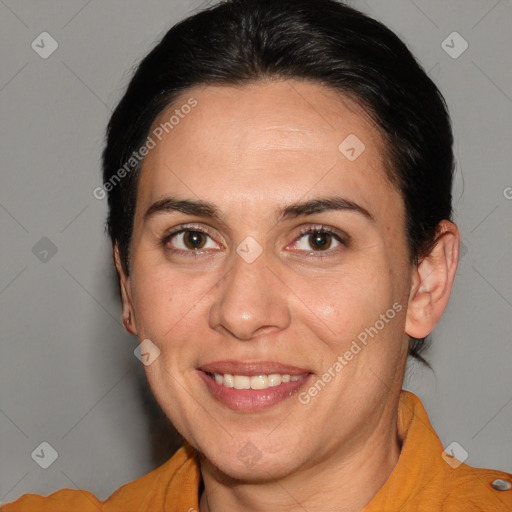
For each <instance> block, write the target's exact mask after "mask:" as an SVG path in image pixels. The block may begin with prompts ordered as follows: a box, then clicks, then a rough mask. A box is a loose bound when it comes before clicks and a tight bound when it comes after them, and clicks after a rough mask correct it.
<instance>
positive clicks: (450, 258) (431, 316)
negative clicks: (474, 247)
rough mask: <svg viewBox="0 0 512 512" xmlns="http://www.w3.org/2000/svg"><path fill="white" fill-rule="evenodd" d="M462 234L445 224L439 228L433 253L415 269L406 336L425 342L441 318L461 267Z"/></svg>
mask: <svg viewBox="0 0 512 512" xmlns="http://www.w3.org/2000/svg"><path fill="white" fill-rule="evenodd" d="M459 244H460V235H459V230H458V228H457V226H456V225H455V224H453V223H452V222H449V221H447V220H443V221H441V222H440V223H439V225H438V227H437V234H436V241H435V244H434V247H433V248H432V250H431V251H430V253H429V254H428V255H427V256H425V257H424V258H423V260H422V261H421V262H420V263H419V264H418V266H417V267H415V268H414V271H413V275H412V280H411V290H410V294H409V304H408V307H407V317H406V323H405V332H406V333H407V334H408V335H409V336H412V337H413V338H425V337H426V336H428V335H429V334H430V333H431V332H432V330H433V329H434V327H435V325H436V324H437V322H439V319H440V318H441V316H442V314H443V312H444V310H445V308H446V305H447V304H448V299H449V298H450V293H451V290H452V285H453V280H454V279H455V272H456V270H457V265H458V264H459Z"/></svg>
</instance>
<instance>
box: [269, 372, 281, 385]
mask: <svg viewBox="0 0 512 512" xmlns="http://www.w3.org/2000/svg"><path fill="white" fill-rule="evenodd" d="M279 384H281V375H279V373H271V374H270V375H269V376H268V385H269V386H271V387H273V386H279Z"/></svg>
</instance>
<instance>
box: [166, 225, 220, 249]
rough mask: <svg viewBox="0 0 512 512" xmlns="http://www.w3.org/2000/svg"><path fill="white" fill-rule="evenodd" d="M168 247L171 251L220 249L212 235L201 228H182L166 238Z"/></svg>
mask: <svg viewBox="0 0 512 512" xmlns="http://www.w3.org/2000/svg"><path fill="white" fill-rule="evenodd" d="M163 242H164V244H165V246H166V248H167V249H168V250H170V251H174V252H181V253H192V254H194V253H195V252H196V251H200V250H202V249H219V245H218V244H217V243H215V242H214V241H213V239H212V237H211V236H210V235H209V234H208V233H206V232H204V231H202V230H199V229H181V230H180V231H176V232H174V233H172V234H171V235H169V236H167V237H166V238H165V239H164V241H163Z"/></svg>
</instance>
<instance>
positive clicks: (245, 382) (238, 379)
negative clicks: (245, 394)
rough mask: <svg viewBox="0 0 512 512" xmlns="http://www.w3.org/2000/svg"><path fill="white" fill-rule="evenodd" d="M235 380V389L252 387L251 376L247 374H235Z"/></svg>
mask: <svg viewBox="0 0 512 512" xmlns="http://www.w3.org/2000/svg"><path fill="white" fill-rule="evenodd" d="M233 381H234V383H235V389H251V378H250V377H247V375H235V376H234V377H233Z"/></svg>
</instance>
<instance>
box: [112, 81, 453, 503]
mask: <svg viewBox="0 0 512 512" xmlns="http://www.w3.org/2000/svg"><path fill="white" fill-rule="evenodd" d="M190 97H194V98H196V99H197V101H198V105H197V107H195V108H194V109H193V110H192V112H191V113H190V114H189V115H187V116H185V118H184V119H182V120H180V123H179V125H177V126H175V127H174V129H173V130H172V131H170V132H169V134H167V135H165V137H164V138H163V139H162V141H161V142H159V144H158V145H157V146H156V147H155V148H154V149H152V150H151V152H150V153H149V154H148V156H147V157H146V159H145V161H144V165H143V168H142V171H141V176H140V182H139V187H138V195H137V206H136V212H135V223H134V231H133V238H132V246H131V253H130V256H131V262H130V275H129V277H128V276H127V275H126V274H125V273H124V271H123V269H122V266H121V264H120V258H119V254H118V252H117V249H116V248H114V249H115V251H114V254H115V261H116V267H117V270H118V273H119V276H120V280H121V291H122V299H123V318H124V322H125V325H126V326H127V329H128V330H129V331H130V332H132V333H134V334H137V335H138V337H139V340H141V341H142V340H144V339H146V338H149V339H151V341H152V342H153V343H154V344H155V345H156V346H157V347H158V348H159V349H160V356H159V357H158V358H157V359H156V360H155V361H154V362H153V363H152V364H150V365H149V366H147V367H145V369H146V373H147V378H148V380H149V383H150V385H151V388H152V390H153V392H154V394H155V396H156V399H157V400H158V402H159V403H160V405H161V406H162V408H163V410H164V411H165V412H166V414H167V415H168V417H169V418H170V419H171V421H172V422H173V423H174V425H175V426H176V428H177V429H178V430H179V431H180V433H181V434H182V435H183V436H184V437H185V438H186V439H187V441H188V442H189V443H190V444H191V445H192V446H194V447H195V448H196V449H198V450H199V452H200V453H201V454H202V458H201V472H202V475H203V480H204V484H205V492H203V494H202V496H201V500H200V508H201V510H202V511H203V510H206V511H214V512H217V511H235V510H246V511H263V510H268V509H269V507H272V508H274V509H275V508H279V510H282V511H287V510H297V509H298V508H301V507H304V509H307V510H308V511H310V512H314V511H317V510H322V511H326V510H327V511H329V510H336V511H358V510H361V509H362V508H363V507H364V506H365V505H366V504H367V503H368V502H369V501H370V500H371V499H372V497H373V496H374V495H375V494H376V493H377V491H378V490H379V488H380V487H381V486H382V485H383V484H384V483H385V481H386V479H387V478H388V477H389V475H390V473H391V472H392V470H393V468H394V466H395V464H396V462H397V460H398V457H399V454H400V446H401V441H400V439H399V437H398V433H397V409H398V404H399V394H400V390H401V386H402V381H403V376H404V369H405V363H406V359H407V349H408V335H411V336H414V337H424V336H426V335H427V334H428V333H430V331H431V330H432V329H433V327H434V326H435V324H436V323H437V321H438V320H439V318H440V316H441V314H442V312H443V310H444V308H445V306H446V303H447V301H448V298H449V295H450V290H451V286H452V282H453V278H454V274H455V270H456V267H457V262H458V246H459V234H458V231H457V228H456V226H455V225H453V224H452V223H450V222H448V221H443V222H442V223H441V224H440V225H439V229H438V238H437V243H436V245H435V247H434V249H433V250H432V253H431V254H430V255H428V256H427V257H425V258H424V259H423V260H422V262H421V263H420V264H419V265H418V266H416V265H413V264H412V263H411V260H410V258H409V252H408V246H407V242H406V239H405V211H404V203H403V200H402V198H401V195H400V193H399V191H398V190H397V189H396V188H395V187H394V186H393V185H392V184H391V183H390V182H389V180H388V179H387V177H386V176H387V174H386V169H385V163H384V162H385V158H384V148H385V144H384V141H383V138H382V136H381V133H380V131H379V129H378V128H377V127H376V126H375V125H374V124H372V122H371V121H370V120H369V118H368V116H367V115H365V113H364V111H363V110H362V108H361V107H360V106H359V105H358V104H357V103H355V102H354V101H352V100H350V99H349V98H347V97H343V96H340V95H339V94H338V93H335V92H333V91H332V90H330V89H327V88H325V87H324V86H322V85H320V84H316V83H312V82H307V81H296V80H288V81H267V82H258V83H254V84H250V85H245V86H243V87H238V88H236V87H228V86H205V87H196V88H194V89H191V90H189V91H186V92H185V93H184V94H183V95H182V97H181V98H179V99H178V101H176V102H175V103H174V105H173V106H172V107H170V108H169V112H164V113H162V116H161V117H160V119H157V120H156V121H155V126H157V125H158V124H159V123H160V122H161V121H162V120H165V119H168V117H169V113H172V111H173V109H175V108H176V107H177V106H178V107H179V105H182V104H184V103H185V102H186V101H187V99H188V98H190ZM349 134H356V135H357V137H358V138H359V139H360V140H361V141H363V143H364V144H365V150H364V152H363V153H362V154H361V155H360V156H359V157H358V158H357V159H356V160H355V161H350V160H349V159H347V158H346V157H345V156H344V155H343V154H342V153H341V152H340V151H339V150H338V145H339V144H340V142H342V141H343V140H344V139H345V138H346V137H347V136H348V135H349ZM332 195H340V196H342V197H343V198H345V199H347V200H349V201H352V202H354V203H357V204H358V205H360V206H361V207H362V208H364V209H366V210H367V211H368V212H369V213H370V214H371V216H372V219H369V218H367V217H366V216H365V215H362V214H361V213H359V212H356V211H353V210H329V211H324V212H320V213H315V214H313V215H307V216H306V215H301V216H299V217H292V218H288V219H286V220H280V219H279V218H278V216H277V215H276V211H278V210H279V209H280V208H283V207H284V206H285V205H287V204H289V203H292V202H295V201H304V200H307V199H312V198H316V197H325V196H332ZM167 196H173V197H175V198H179V199H190V200H197V199H201V200H204V201H208V202H211V203H213V204H215V205H216V206H217V208H218V209H219V211H220V212H221V215H222V219H221V220H220V221H219V220H215V219H212V218H209V217H203V216H198V215H190V214H185V213H182V212H176V211H171V212H159V213H156V214H155V215H152V216H151V217H150V218H149V219H145V212H146V211H147V210H148V208H149V207H150V206H151V205H152V204H153V203H155V202H156V201H158V200H161V199H162V198H164V197H167ZM184 223H191V224H193V226H194V227H196V228H206V229H209V230H210V233H211V237H210V236H209V235H204V237H205V238H204V242H205V243H206V247H205V248H204V249H203V250H202V251H199V253H198V254H196V255H195V256H194V255H193V254H192V253H193V250H192V249H187V246H186V245H184V243H183V237H177V238H176V237H175V238H173V239H171V240H170V241H169V240H168V241H167V242H166V243H162V239H164V238H165V235H166V234H167V233H168V232H169V231H170V230H171V228H176V227H179V226H180V225H182V224H184ZM322 225H323V226H328V227H332V228H333V229H335V230H337V231H336V232H337V233H340V234H341V235H342V236H343V240H345V241H347V240H348V243H346V244H345V243H339V242H338V241H337V240H336V239H335V238H332V239H329V237H328V238H327V240H328V241H329V240H331V242H330V245H329V242H328V243H327V246H328V248H327V249H326V250H323V251H320V250H318V249H317V248H315V246H314V245H313V247H314V249H312V246H311V245H310V241H311V240H312V238H313V236H312V235H308V234H306V235H300V229H301V228H303V227H307V226H313V227H314V228H320V227H321V226H322ZM192 230H193V228H192ZM347 235H348V236H347ZM247 236H251V237H253V238H254V239H255V240H256V241H257V242H258V244H259V245H260V246H261V249H262V253H261V255H259V256H258V257H257V258H256V259H255V261H253V262H252V263H248V262H246V261H245V260H244V259H243V258H242V257H240V256H239V255H238V254H237V252H236V248H237V246H239V244H240V243H241V242H242V241H243V240H244V239H245V238H246V237H247ZM201 240H202V239H201ZM172 248H175V249H177V250H180V249H181V250H182V251H187V250H188V251H189V252H188V256H187V255H186V254H183V253H178V254H177V253H172V252H171V251H170V249H172ZM191 254H192V256H190V255H191ZM319 254H320V255H323V256H325V257H324V258H319V257H318V255H319ZM393 304H399V305H400V306H402V309H401V311H400V312H399V313H397V314H396V316H395V317H394V318H393V319H392V320H390V321H389V322H387V323H386V324H385V327H384V328H383V329H381V330H380V331H379V332H378V335H376V336H375V337H374V338H373V339H371V341H370V342H369V343H368V344H367V345H366V346H364V347H363V348H362V350H361V351H360V352H359V353H358V354H357V355H355V356H354V358H353V359H352V360H351V361H350V362H349V363H348V364H347V365H346V366H345V367H344V368H343V371H341V372H340V373H337V374H336V377H335V378H333V379H332V380H331V381H330V382H329V384H328V385H327V386H325V388H324V389H323V390H322V391H321V392H319V393H318V394H317V395H316V396H315V397H312V398H311V400H310V402H309V403H307V404H302V403H300V402H299V401H298V400H297V395H294V396H292V397H290V398H288V399H286V400H285V401H283V402H281V403H279V404H278V405H276V406H274V407H272V408H271V409H268V410H265V411H261V412H257V413H247V412H240V411H233V410H231V409H229V408H227V407H226V406H225V405H223V404H221V403H219V402H217V401H216V400H215V399H213V398H212V396H211V395H210V394H209V392H208V391H207V388H206V387H205V385H204V383H203V382H202V381H201V379H200V378H199V377H198V374H197V371H196V368H197V367H199V366H201V365H202V364H205V363H208V362H212V361H217V360H223V359H235V360H239V361H262V360H265V361H268V360H270V361H279V362H281V363H285V364H291V365H295V366H298V367H301V368H306V369H308V370H309V371H311V372H313V373H314V380H317V379H318V378H319V377H321V375H322V374H323V373H324V372H325V371H327V369H328V368H330V367H332V366H333V364H334V363H335V362H336V360H337V357H338V356H339V355H342V354H344V353H345V352H346V351H347V350H348V349H349V348H350V346H351V343H352V342H353V341H354V340H356V339H357V336H358V334H360V333H361V332H362V331H364V329H365V328H368V327H370V326H374V325H375V323H376V321H377V320H379V318H380V315H381V314H385V313H386V311H387V310H389V309H390V308H392V305H393ZM249 442H250V443H252V445H253V446H254V447H255V450H256V451H257V453H258V454H259V456H260V458H259V460H258V461H257V462H256V463H255V464H253V465H248V464H247V463H245V462H244V461H243V460H241V459H240V458H239V457H238V456H237V453H238V452H239V450H240V449H242V448H243V447H244V446H246V444H247V443H249ZM298 504H300V506H299V505H298Z"/></svg>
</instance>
